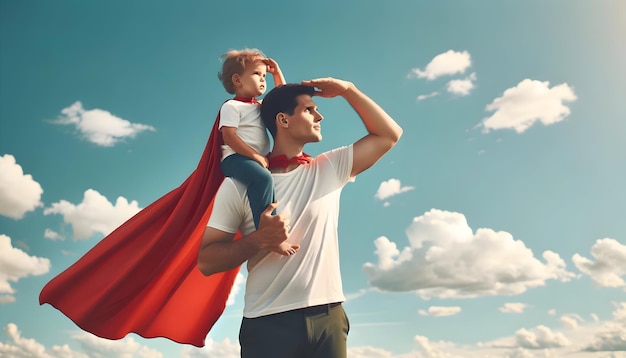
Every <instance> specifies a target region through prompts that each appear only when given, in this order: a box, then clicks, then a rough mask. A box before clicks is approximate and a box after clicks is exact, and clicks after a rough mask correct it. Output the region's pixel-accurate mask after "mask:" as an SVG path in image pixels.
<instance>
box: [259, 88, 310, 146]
mask: <svg viewBox="0 0 626 358" xmlns="http://www.w3.org/2000/svg"><path fill="white" fill-rule="evenodd" d="M303 94H306V95H309V96H311V97H312V96H313V95H314V94H315V89H314V88H313V87H311V86H304V85H301V84H295V83H288V84H286V85H282V86H278V87H274V88H273V89H272V90H271V91H269V92H268V93H267V94H266V95H265V97H263V103H262V104H261V119H262V120H263V123H264V124H265V127H267V129H268V130H269V131H270V133H271V134H272V137H274V138H276V115H277V114H278V113H281V112H282V113H286V114H288V115H290V116H291V115H293V113H294V110H295V109H296V107H297V106H298V96H300V95H303Z"/></svg>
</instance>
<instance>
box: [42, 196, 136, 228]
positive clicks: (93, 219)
mask: <svg viewBox="0 0 626 358" xmlns="http://www.w3.org/2000/svg"><path fill="white" fill-rule="evenodd" d="M139 210H141V208H139V205H138V203H137V201H135V200H133V201H131V202H128V200H127V199H126V198H124V197H121V196H120V197H118V198H117V201H116V202H115V205H113V204H112V203H111V202H109V200H108V199H107V198H106V197H105V196H103V195H102V194H100V193H98V192H97V191H95V190H93V189H88V190H86V191H85V193H84V196H83V201H82V202H81V203H80V204H78V205H75V204H72V203H70V202H68V201H66V200H61V201H59V202H57V203H53V204H52V205H51V206H50V207H48V208H45V209H44V212H43V213H44V215H51V214H59V215H63V220H64V221H65V222H66V223H68V224H71V225H72V229H73V232H74V240H84V239H88V238H90V237H92V236H93V235H94V234H96V233H99V234H102V235H107V234H109V233H110V232H111V231H113V230H114V229H115V228H117V227H118V226H120V225H121V224H122V223H124V221H126V220H127V219H129V218H130V217H132V216H133V215H135V214H136V213H138V212H139Z"/></svg>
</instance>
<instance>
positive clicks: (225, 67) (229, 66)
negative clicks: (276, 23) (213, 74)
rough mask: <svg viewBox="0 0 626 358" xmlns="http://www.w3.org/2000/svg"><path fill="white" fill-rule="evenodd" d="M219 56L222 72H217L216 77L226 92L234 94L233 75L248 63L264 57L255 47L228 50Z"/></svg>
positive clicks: (241, 71) (240, 71)
mask: <svg viewBox="0 0 626 358" xmlns="http://www.w3.org/2000/svg"><path fill="white" fill-rule="evenodd" d="M220 58H221V59H222V60H223V61H224V63H223V64H222V72H219V73H218V74H217V78H219V80H220V81H222V85H223V86H224V89H225V90H226V92H228V93H230V94H234V93H235V86H234V85H233V80H232V77H233V75H234V74H241V73H243V71H244V69H245V68H246V65H247V64H248V63H253V62H255V61H258V60H262V59H264V58H265V55H264V54H263V52H261V51H260V50H257V49H255V48H245V49H243V50H230V51H228V52H226V53H225V54H223V55H222V56H220Z"/></svg>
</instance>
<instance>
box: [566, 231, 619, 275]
mask: <svg viewBox="0 0 626 358" xmlns="http://www.w3.org/2000/svg"><path fill="white" fill-rule="evenodd" d="M591 256H593V257H594V258H595V261H592V260H590V259H588V258H586V257H583V256H581V255H579V254H574V256H573V257H572V261H573V262H574V265H575V266H576V268H578V270H580V272H582V273H584V274H586V275H589V277H591V279H592V280H593V282H595V283H596V284H597V285H598V286H600V287H625V286H626V285H625V284H624V279H623V278H622V276H624V275H626V245H622V244H620V243H619V242H618V241H617V240H614V239H610V238H605V239H600V240H597V241H596V243H595V244H594V245H593V247H592V248H591Z"/></svg>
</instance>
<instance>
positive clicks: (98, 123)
mask: <svg viewBox="0 0 626 358" xmlns="http://www.w3.org/2000/svg"><path fill="white" fill-rule="evenodd" d="M52 123H54V124H59V125H73V126H75V127H76V129H77V130H78V132H79V133H80V135H81V136H82V137H83V138H84V139H86V140H88V141H90V142H92V143H95V144H97V145H99V146H102V147H111V146H113V145H115V144H116V143H117V142H119V141H120V140H122V139H125V138H134V137H135V136H136V135H137V134H139V133H141V132H143V131H155V128H154V127H152V126H149V125H146V124H141V123H131V122H129V121H127V120H125V119H122V118H119V117H116V116H114V115H113V114H111V113H110V112H108V111H105V110H102V109H97V108H96V109H91V110H85V109H84V108H83V105H82V103H81V102H75V103H74V104H72V105H71V106H69V107H67V108H64V109H63V110H62V111H61V115H60V116H59V118H58V119H56V120H54V121H52Z"/></svg>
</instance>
